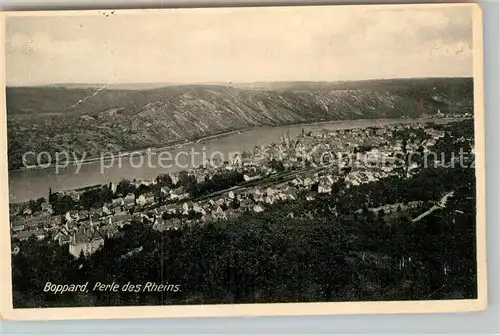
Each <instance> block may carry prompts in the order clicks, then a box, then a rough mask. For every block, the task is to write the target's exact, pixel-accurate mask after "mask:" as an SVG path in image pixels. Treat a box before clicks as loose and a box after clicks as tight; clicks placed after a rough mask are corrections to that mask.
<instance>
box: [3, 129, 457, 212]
mask: <svg viewBox="0 0 500 335" xmlns="http://www.w3.org/2000/svg"><path fill="white" fill-rule="evenodd" d="M454 120H456V119H370V120H348V121H333V122H322V123H315V124H307V125H290V126H284V127H260V128H255V129H250V130H246V131H241V132H233V133H231V134H229V135H225V136H220V137H212V138H210V139H207V140H202V141H198V142H193V143H188V144H185V145H182V146H181V145H178V146H173V147H170V148H168V149H164V150H161V151H158V152H156V153H153V154H152V155H149V158H148V155H143V156H140V155H133V156H131V157H123V158H114V159H110V160H108V161H105V162H101V160H96V161H92V162H88V163H86V164H83V165H81V166H80V169H79V171H78V173H77V169H78V166H77V165H73V164H72V165H69V166H68V167H66V168H65V169H59V171H56V167H50V168H46V169H38V170H24V171H21V170H16V171H9V195H10V202H12V203H18V202H23V201H27V200H29V199H36V198H39V197H45V198H46V197H47V196H48V192H49V188H52V191H54V192H55V191H61V190H71V189H76V188H80V187H85V186H89V185H95V184H107V183H109V182H114V183H117V182H119V181H120V180H121V179H122V178H127V179H130V180H132V179H137V180H142V179H151V178H155V177H156V176H157V175H159V174H160V173H166V172H176V171H179V170H182V169H185V168H191V167H195V166H199V165H200V164H202V163H203V161H204V160H205V159H206V158H219V159H221V158H222V159H224V160H227V159H229V154H230V153H232V152H240V153H242V152H244V151H248V152H251V151H253V149H254V147H255V146H256V145H257V146H261V145H267V144H270V143H272V142H276V141H278V140H279V139H280V137H282V136H283V134H286V133H288V134H289V136H290V137H294V136H297V135H298V134H299V133H301V132H302V129H304V130H305V131H306V132H308V131H313V132H316V131H321V130H322V129H327V130H340V129H352V128H365V127H380V126H387V125H394V124H398V123H403V124H408V123H426V122H435V123H449V122H452V121H454ZM160 152H164V154H161V155H160V154H159V153H160ZM193 153H194V154H193ZM160 158H161V159H160ZM141 161H142V164H141ZM174 162H176V164H174Z"/></svg>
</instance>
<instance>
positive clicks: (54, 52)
mask: <svg viewBox="0 0 500 335" xmlns="http://www.w3.org/2000/svg"><path fill="white" fill-rule="evenodd" d="M472 8H473V7H471V6H463V5H462V6H436V5H434V6H433V5H430V6H426V7H422V6H418V7H415V6H398V7H394V6H308V7H262V8H255V7H254V8H219V9H214V8H206V9H170V10H164V11H152V12H144V11H143V12H140V13H139V14H138V13H137V12H130V11H115V12H114V14H112V13H111V12H107V13H103V12H97V11H95V12H86V13H85V14H84V15H82V14H80V15H74V14H68V13H67V14H65V15H64V16H35V17H9V18H8V20H7V27H6V76H7V85H8V86H30V85H44V84H56V83H94V84H95V83H103V84H111V83H203V82H253V81H338V80H361V79H375V78H411V77H457V76H459V77H462V76H472V71H473V70H472V68H473V65H472Z"/></svg>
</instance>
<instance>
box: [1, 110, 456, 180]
mask: <svg viewBox="0 0 500 335" xmlns="http://www.w3.org/2000/svg"><path fill="white" fill-rule="evenodd" d="M462 119H465V118H418V119H410V118H404V119H402V118H384V119H352V120H334V121H319V122H313V123H293V124H286V125H282V126H263V127H258V128H260V129H273V128H279V127H290V126H296V127H311V126H319V125H323V124H324V125H328V124H334V123H339V124H340V123H343V122H359V123H364V122H369V121H371V122H377V123H384V122H393V121H396V122H395V123H394V124H398V123H402V124H408V123H416V122H435V121H436V120H441V121H455V120H462ZM375 126H376V125H375ZM256 128H257V127H251V128H242V129H235V130H230V131H226V132H222V133H218V134H213V135H208V136H204V137H201V138H197V139H193V140H184V141H177V142H172V143H171V144H168V145H166V146H162V147H156V148H146V149H137V150H135V151H127V152H119V153H116V154H113V155H106V156H102V154H101V156H100V157H91V158H86V159H84V160H71V161H64V162H59V163H54V164H50V165H47V164H43V165H35V166H32V167H21V168H18V169H12V170H9V173H10V172H24V171H32V170H45V169H51V168H56V167H57V168H65V167H67V166H72V165H80V166H81V165H87V164H92V163H95V162H98V161H101V162H102V163H106V162H109V161H114V160H115V159H117V158H127V157H130V156H132V155H134V156H144V155H147V154H148V153H149V152H150V153H158V152H161V151H168V150H173V149H181V148H182V147H184V146H187V145H193V144H200V143H204V142H207V141H210V140H213V139H219V138H224V137H228V136H232V135H235V134H243V133H245V132H248V131H251V130H253V129H256ZM346 128H348V127H346ZM351 128H352V127H351Z"/></svg>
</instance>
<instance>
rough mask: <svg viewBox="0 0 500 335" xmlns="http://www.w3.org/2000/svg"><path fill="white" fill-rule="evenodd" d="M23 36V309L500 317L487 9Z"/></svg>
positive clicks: (14, 130)
mask: <svg viewBox="0 0 500 335" xmlns="http://www.w3.org/2000/svg"><path fill="white" fill-rule="evenodd" d="M3 24H4V27H3V28H2V29H4V31H3V40H4V43H3V55H4V56H5V57H4V62H5V64H4V67H5V70H4V72H3V75H2V84H3V85H4V90H3V91H4V92H2V95H3V98H2V99H1V100H2V105H4V106H2V108H4V112H3V110H2V119H1V120H0V121H1V122H0V123H1V126H2V127H5V128H2V130H3V132H2V134H3V135H2V136H3V137H2V140H1V143H2V149H1V150H5V151H2V157H3V159H4V163H3V164H2V165H3V166H4V167H3V169H4V170H2V173H3V172H5V173H4V174H3V175H2V177H3V178H4V180H3V185H4V186H3V188H2V190H4V191H3V192H4V193H2V196H1V197H0V202H1V203H2V204H1V205H2V206H3V207H1V208H2V210H1V213H2V215H3V221H2V227H1V235H2V279H4V280H5V284H6V285H5V286H4V285H3V284H2V286H3V287H2V295H3V296H5V297H8V299H6V300H8V301H6V302H4V301H2V310H3V311H2V313H4V314H5V315H9V316H10V317H13V318H16V316H15V315H16V313H19V314H17V318H26V319H29V318H35V319H36V318H37V316H36V315H38V314H40V315H43V318H44V319H47V318H55V319H57V318H59V317H61V315H64V316H63V317H64V318H81V317H85V315H89V316H91V317H95V318H99V317H104V315H108V316H109V315H111V314H112V315H113V317H122V316H123V315H129V317H130V316H131V317H138V316H141V317H142V316H143V317H156V316H161V317H168V316H171V315H175V316H183V313H186V316H196V315H201V316H202V315H211V316H214V315H230V314H241V315H244V314H246V315H261V314H262V315H268V314H269V315H270V314H272V315H278V314H280V313H283V314H286V313H287V312H289V313H290V314H297V313H298V311H303V312H305V313H310V314H316V313H317V314H325V313H346V312H352V313H357V312H359V311H361V310H363V309H365V312H369V313H376V312H378V311H381V312H384V313H398V312H411V311H412V310H413V311H418V312H432V311H450V310H462V311H465V310H480V309H483V308H484V307H485V305H486V277H485V276H486V255H485V250H486V249H485V214H484V212H485V196H484V187H485V181H484V159H485V157H484V134H483V127H484V124H483V123H484V120H483V110H482V106H483V101H482V100H483V95H482V76H483V73H482V71H483V69H482V31H481V29H482V28H481V24H482V22H481V8H480V7H479V5H477V4H426V5H422V4H420V5H342V6H324V5H323V6H288V7H287V6H275V7H247V8H245V7H241V8H236V7H235V8H189V9H159V10H100V11H98V10H89V11H58V12H56V11H54V12H50V11H46V12H9V13H4V15H3ZM4 101H5V104H4V103H3V102H4ZM7 214H8V216H7ZM395 302H396V304H395ZM374 303H376V304H374ZM131 306H133V307H137V309H125V308H123V307H131ZM160 306H161V309H154V307H160ZM278 306H279V307H278ZM287 306H290V309H287V308H288V307H287ZM75 307H78V308H76V309H75ZM101 307H102V308H101ZM103 307H106V308H105V309H103ZM108 307H113V308H111V309H109V308H108ZM56 308H57V311H58V312H57V313H56V312H50V311H55V310H54V309H56ZM182 308H187V309H182ZM93 311H94V312H93ZM148 311H151V313H149V312H148ZM108 312H109V313H111V314H109V313H108ZM122 312H123V313H125V314H123V313H122ZM44 313H45V314H44ZM107 313H108V314H107ZM127 313H128V314H127ZM299 314H300V313H299ZM125 317H127V316H125Z"/></svg>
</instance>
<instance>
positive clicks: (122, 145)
mask: <svg viewBox="0 0 500 335" xmlns="http://www.w3.org/2000/svg"><path fill="white" fill-rule="evenodd" d="M86 85H89V84H86ZM90 85H91V87H88V86H87V87H82V86H81V85H80V84H71V85H69V86H68V87H61V86H60V85H56V86H45V87H12V88H7V118H8V136H9V137H8V139H9V147H8V149H9V168H10V169H14V168H19V167H21V164H22V163H21V157H22V155H23V153H24V152H27V151H36V152H41V151H47V152H49V153H55V152H57V151H68V150H69V151H75V152H77V153H78V154H79V155H80V156H81V154H82V153H83V152H86V157H87V158H89V157H98V156H99V155H100V153H101V152H102V151H132V150H137V149H144V148H148V147H161V146H165V145H168V144H173V143H176V142H181V141H185V140H194V139H199V138H202V137H206V136H211V135H216V134H220V133H224V132H228V131H232V130H240V129H246V128H251V127H258V126H282V125H289V124H296V123H312V122H318V121H330V120H332V121H333V120H349V119H369V118H398V117H402V116H407V117H418V116H419V115H421V114H422V113H426V114H433V113H436V112H437V110H441V111H442V112H444V113H447V112H452V113H465V112H469V113H470V112H472V110H473V89H472V88H473V80H472V78H429V79H391V80H370V81H361V82H332V83H325V82H279V83H253V84H252V85H247V84H245V85H246V86H245V85H242V84H229V85H227V86H223V85H216V84H213V85H207V84H205V85H174V86H166V87H159V88H157V87H154V86H155V85H163V84H151V85H150V87H147V88H146V87H143V88H141V89H132V86H127V84H126V85H121V88H113V85H110V86H104V85H95V86H94V85H92V84H90ZM92 86H93V87H92ZM115 87H120V85H118V86H115ZM420 101H422V103H423V105H422V107H421V108H420V107H418V106H419V102H420ZM31 163H34V162H31Z"/></svg>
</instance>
